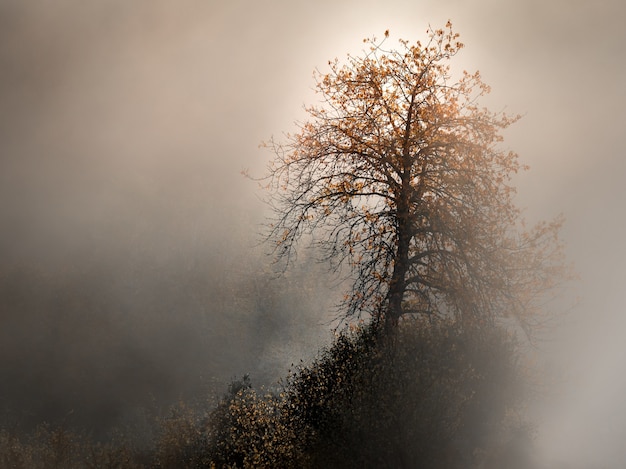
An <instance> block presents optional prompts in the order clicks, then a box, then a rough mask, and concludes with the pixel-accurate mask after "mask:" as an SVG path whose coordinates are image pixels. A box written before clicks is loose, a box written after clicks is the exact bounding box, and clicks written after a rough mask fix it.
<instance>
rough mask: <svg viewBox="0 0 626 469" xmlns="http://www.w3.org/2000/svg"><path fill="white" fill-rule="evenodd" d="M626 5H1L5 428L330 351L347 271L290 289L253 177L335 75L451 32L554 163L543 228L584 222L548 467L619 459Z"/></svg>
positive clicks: (544, 183)
mask: <svg viewBox="0 0 626 469" xmlns="http://www.w3.org/2000/svg"><path fill="white" fill-rule="evenodd" d="M624 13H625V12H624V7H623V6H622V5H621V3H620V2H619V1H617V0H603V1H598V2H589V1H584V0H574V1H564V0H554V1H551V2H539V1H527V2H496V1H491V0H478V1H475V2H471V3H468V2H461V1H455V0H447V1H439V2H434V1H430V0H424V1H419V2H403V1H401V0H393V1H387V2H384V4H383V3H382V2H376V1H365V2H354V1H352V0H350V1H346V2H342V3H341V4H340V5H337V4H336V2H330V1H326V0H324V1H321V2H316V3H315V4H310V5H309V4H304V3H299V2H287V1H281V0H273V1H266V2H260V3H259V2H257V3H254V4H248V3H246V2H240V1H231V2H226V1H219V0H211V1H199V0H185V1H183V2H177V3H176V5H175V6H174V4H173V3H169V2H165V1H152V2H148V1H137V2H132V3H128V2H123V1H119V0H112V1H109V2H97V3H85V2H78V1H76V0H59V1H56V2H54V3H51V2H44V1H39V0H34V1H30V2H21V1H17V0H0V226H1V227H2V229H1V230H0V259H1V263H0V318H1V321H2V328H1V330H0V363H1V366H0V373H2V376H0V381H1V382H2V383H3V384H2V388H1V389H0V399H1V402H2V409H1V410H2V418H4V419H5V421H6V422H9V423H11V424H15V425H21V426H24V427H27V426H29V425H33V424H35V423H36V422H38V421H41V420H44V419H45V420H48V421H51V422H53V423H63V422H69V423H71V424H76V425H79V426H83V427H88V428H89V429H91V430H92V431H94V432H96V433H99V432H100V433H106V432H107V431H108V430H109V429H110V428H112V427H114V426H115V425H119V424H120V423H123V422H125V421H127V420H129V419H130V420H132V419H135V417H136V415H135V413H136V412H137V411H136V409H138V408H141V407H142V406H149V405H155V406H162V407H167V406H168V405H170V404H171V403H172V402H175V401H176V400H177V399H179V398H192V399H194V398H200V397H201V396H205V395H207V394H210V393H211V392H215V391H216V390H217V392H220V390H221V389H222V388H223V387H224V385H225V383H226V382H228V380H229V379H231V378H233V376H234V375H243V374H244V373H251V375H252V379H253V380H257V381H258V382H261V383H271V382H272V381H273V380H275V379H277V378H279V377H280V376H282V375H283V374H284V372H285V371H286V369H287V368H288V367H289V365H290V363H292V362H294V361H299V360H300V359H301V358H306V357H307V356H311V355H312V354H314V353H315V351H316V350H317V348H318V347H319V346H320V344H323V343H325V342H327V341H328V340H329V339H330V337H331V333H330V326H329V318H330V316H332V304H333V302H332V295H333V294H334V293H332V292H333V290H332V289H333V286H334V283H335V281H334V279H333V277H332V276H326V275H324V274H323V272H324V270H323V269H322V268H321V267H318V266H316V265H314V264H313V263H311V262H307V261H306V259H307V258H306V256H302V257H301V258H300V262H299V264H298V266H297V267H296V268H295V269H296V270H294V271H293V272H292V273H291V276H290V277H289V278H288V280H287V281H286V280H284V279H281V280H279V281H277V280H275V275H274V272H273V270H272V266H271V259H270V258H269V257H267V256H266V255H265V253H266V251H267V247H266V246H264V245H263V244H262V243H261V244H260V241H261V238H262V236H261V233H262V223H263V222H264V221H265V220H266V217H267V209H266V207H265V205H264V204H263V203H262V200H261V199H262V197H263V191H262V190H261V189H260V188H259V186H258V184H257V183H256V182H255V181H252V180H250V179H248V178H245V177H243V176H242V175H241V172H242V171H244V170H247V171H249V172H250V173H251V174H252V175H261V174H262V173H263V169H264V167H265V165H266V163H267V161H268V160H269V159H270V157H271V155H268V154H267V153H266V152H265V151H264V150H262V149H259V148H258V145H259V143H260V142H261V141H263V140H265V139H268V138H269V137H270V136H271V135H280V133H281V132H283V131H290V130H293V129H294V125H293V122H294V121H295V120H297V119H300V118H302V117H303V112H302V105H303V104H308V103H311V102H314V100H315V99H316V97H315V95H314V93H313V92H312V91H311V88H312V86H313V81H312V78H311V73H312V71H313V69H314V68H316V67H318V68H320V69H323V67H324V65H325V64H326V63H327V61H328V60H329V59H332V58H334V57H340V58H341V57H344V56H345V54H346V53H348V52H352V53H359V52H360V51H361V48H362V43H361V39H362V38H364V37H369V36H372V35H378V36H379V37H380V36H382V34H383V32H384V31H385V30H386V29H389V30H390V31H391V40H394V41H395V40H396V39H397V38H405V39H408V40H417V39H423V38H424V35H425V34H424V33H425V30H426V27H427V26H428V24H431V25H433V26H437V25H440V24H444V23H445V21H447V20H448V19H451V20H452V22H453V24H454V26H455V30H457V31H458V32H460V33H461V39H462V41H463V42H464V43H465V44H466V48H465V49H464V50H463V51H462V52H461V54H460V55H459V57H458V58H457V59H458V60H455V65H456V66H457V67H463V68H466V69H468V70H470V71H473V70H475V69H479V70H480V71H481V73H482V76H483V78H484V81H485V82H486V83H488V84H490V85H491V86H492V90H493V91H492V94H491V95H490V97H489V101H488V102H487V103H486V104H488V105H489V106H490V107H491V108H493V109H495V110H497V109H501V108H505V109H506V110H507V112H511V113H520V114H522V115H523V116H524V117H523V119H522V120H521V121H520V122H518V123H517V124H515V125H514V126H513V127H512V128H511V129H510V130H507V133H506V135H505V137H506V140H505V144H506V145H507V146H508V147H510V148H511V149H512V150H514V151H516V152H518V153H519V154H520V158H521V160H522V162H524V163H527V164H529V165H530V166H531V170H530V171H529V172H526V173H524V174H521V175H520V176H519V177H518V180H517V181H516V183H517V185H518V188H519V191H518V201H519V204H520V205H521V206H523V207H526V216H527V218H528V219H529V220H531V221H533V220H538V219H544V218H552V217H554V216H557V215H558V214H559V213H563V214H564V216H565V218H566V224H565V226H564V232H563V235H564V240H565V242H566V244H567V254H568V258H569V259H570V260H571V261H572V262H573V263H574V264H575V267H576V270H577V271H578V272H579V273H580V280H578V281H577V282H576V283H575V285H574V286H573V287H572V288H570V289H569V290H567V291H566V296H565V298H562V299H561V300H560V303H559V304H557V305H556V306H555V309H558V310H559V312H561V311H560V310H562V309H563V310H566V314H564V315H562V316H560V318H559V322H558V325H556V326H555V327H554V328H553V329H551V330H550V331H549V332H548V333H547V334H546V337H545V341H544V342H543V343H542V344H540V345H538V347H539V351H538V352H537V353H538V355H539V356H540V357H541V358H540V361H541V363H542V366H545V367H546V368H547V369H549V370H551V375H552V376H554V377H556V378H555V379H554V381H555V383H552V385H551V386H550V388H549V389H547V390H544V395H543V396H542V400H541V403H539V404H537V405H536V406H535V408H533V409H532V412H533V415H534V416H536V420H537V425H538V427H537V445H538V447H539V448H540V450H541V452H542V457H543V458H545V460H546V461H548V464H556V463H563V464H569V466H566V467H578V466H576V464H578V465H579V466H580V467H592V466H594V465H595V466H598V467H619V466H620V464H621V462H622V461H624V460H626V450H625V449H624V447H623V444H622V442H623V440H624V438H625V437H626V406H624V404H623V402H622V401H623V399H622V396H623V395H624V392H626V380H625V379H624V378H623V376H624V371H626V370H625V366H626V365H625V363H626V346H624V344H623V340H622V338H621V331H622V330H623V329H624V326H625V323H624V319H623V317H622V313H623V310H624V299H623V297H622V295H620V294H619V290H620V288H621V284H622V283H623V281H622V279H623V271H624V265H625V264H626V262H625V261H626V252H625V249H624V246H623V241H622V240H623V237H624V233H625V223H626V221H625V220H624V208H623V207H624V203H625V202H626V189H624V185H623V179H624V176H625V175H626V162H625V159H624V155H623V151H622V150H621V143H622V142H621V141H622V134H623V129H622V128H623V125H624V122H626V115H625V114H626V111H625V109H626V93H625V92H624V89H623V83H625V82H626V76H625V75H626V67H625V66H624V65H623V60H622V50H623V49H624V47H625V46H626V33H625V32H624V31H623V27H622V25H621V21H620V20H621V19H622V18H623V17H624ZM303 285H305V286H306V288H303ZM329 289H330V290H331V293H329ZM576 298H578V299H577V300H576ZM571 305H574V306H571ZM548 467H549V466H548Z"/></svg>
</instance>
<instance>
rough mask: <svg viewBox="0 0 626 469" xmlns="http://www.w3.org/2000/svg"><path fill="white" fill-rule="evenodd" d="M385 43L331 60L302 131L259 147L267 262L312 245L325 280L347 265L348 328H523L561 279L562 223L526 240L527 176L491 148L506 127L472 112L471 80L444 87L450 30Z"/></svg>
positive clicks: (477, 88)
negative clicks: (496, 321)
mask: <svg viewBox="0 0 626 469" xmlns="http://www.w3.org/2000/svg"><path fill="white" fill-rule="evenodd" d="M387 37H388V32H385V39H383V40H382V41H377V40H376V39H375V38H373V39H370V40H366V41H365V42H366V44H368V47H369V48H368V50H367V51H365V52H364V54H363V56H350V55H349V56H348V57H347V60H346V62H345V63H341V62H339V61H338V60H334V61H331V62H329V71H328V72H327V73H325V74H322V73H318V74H317V76H316V80H317V92H318V93H319V95H320V96H321V98H322V99H321V103H320V104H319V105H318V106H312V107H308V108H307V112H308V115H309V119H308V121H306V122H304V123H302V124H300V125H299V131H298V132H297V133H296V134H294V135H286V137H285V139H284V140H283V141H278V140H275V139H272V140H270V141H269V142H268V143H267V144H266V145H267V146H268V147H269V148H270V149H271V150H272V151H273V153H274V154H275V158H274V159H273V161H272V162H271V164H270V165H269V174H268V179H269V181H270V184H269V188H270V191H271V199H270V200H271V205H272V207H273V209H274V213H275V219H274V220H273V222H272V224H271V225H270V226H271V230H270V238H271V239H273V241H274V242H275V246H276V252H277V254H278V257H279V258H282V259H289V258H290V257H291V255H292V254H293V253H294V249H295V248H296V244H297V242H298V241H299V240H300V239H301V238H302V236H303V235H307V234H312V233H314V234H315V237H314V239H316V240H317V242H319V243H320V244H321V246H322V248H323V250H324V251H323V252H324V257H325V258H327V259H328V260H330V261H331V266H332V267H333V268H335V269H338V268H340V267H342V268H344V267H345V266H349V267H350V278H351V279H352V280H353V287H352V289H351V290H350V292H349V293H348V294H346V296H345V304H344V305H343V306H344V309H343V312H344V313H345V315H346V317H348V318H349V317H354V316H360V315H362V314H370V315H372V316H373V317H374V318H375V319H377V320H382V321H384V323H385V324H386V325H387V326H393V325H394V324H397V322H398V320H399V319H400V318H402V317H403V316H405V315H407V314H412V315H430V316H432V317H433V318H434V317H442V316H443V317H456V318H458V319H460V320H462V321H464V322H467V323H468V324H470V323H471V324H480V323H482V322H484V321H491V320H492V319H493V318H495V317H501V316H509V317H515V318H517V319H518V320H519V321H520V324H521V325H523V326H525V327H526V326H528V327H529V330H530V326H532V325H533V324H534V323H535V322H536V320H537V319H538V317H539V313H540V301H539V299H540V298H541V297H542V295H543V294H544V293H545V292H546V291H547V290H549V289H551V288H552V287H553V286H554V284H555V282H557V281H558V280H559V278H561V274H562V273H563V272H564V270H563V267H562V256H561V250H560V243H559V241H558V231H559V227H560V220H556V221H554V222H550V223H543V224H540V225H538V226H536V227H534V228H533V229H531V230H529V231H524V229H523V220H522V218H521V213H520V210H519V209H518V208H517V207H516V205H515V204H514V202H513V196H514V192H515V191H514V188H513V187H512V185H511V176H512V175H513V174H514V173H516V172H517V171H519V170H521V169H525V168H524V167H523V166H522V165H520V163H519V162H518V158H517V155H516V154H515V153H513V152H509V151H504V150H502V149H501V148H500V146H499V144H500V142H501V141H502V136H501V131H502V130H503V129H505V128H506V127H508V126H509V125H510V124H512V123H513V122H514V121H515V120H517V116H513V117H511V116H507V115H505V114H503V113H494V112H491V111H489V110H488V109H485V108H483V107H480V104H479V100H480V98H481V96H483V95H485V94H486V93H488V92H489V88H488V86H487V85H485V84H484V83H483V82H482V81H481V77H480V74H479V73H467V72H463V73H462V74H460V75H459V78H458V79H456V78H453V76H452V73H451V72H450V67H449V62H450V60H451V59H452V58H453V57H454V56H455V55H456V54H457V53H458V51H459V50H460V49H461V48H462V47H463V44H461V43H460V42H459V35H458V34H456V33H454V32H453V30H452V25H451V24H450V22H448V23H447V24H446V26H445V28H443V29H436V30H434V29H429V30H428V37H429V39H428V41H427V42H426V43H425V44H422V43H420V42H419V41H418V42H416V43H415V44H411V43H409V42H408V41H403V40H401V41H399V49H398V50H388V49H386V47H385V43H386V42H387V41H388V39H387Z"/></svg>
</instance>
